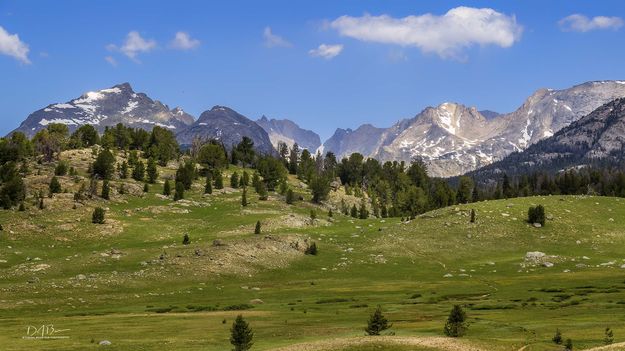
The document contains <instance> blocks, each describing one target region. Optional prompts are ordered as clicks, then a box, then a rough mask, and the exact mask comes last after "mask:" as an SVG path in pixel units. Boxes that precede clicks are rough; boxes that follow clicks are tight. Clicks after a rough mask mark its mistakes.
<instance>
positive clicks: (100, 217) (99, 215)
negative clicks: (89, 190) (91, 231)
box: [91, 207, 104, 224]
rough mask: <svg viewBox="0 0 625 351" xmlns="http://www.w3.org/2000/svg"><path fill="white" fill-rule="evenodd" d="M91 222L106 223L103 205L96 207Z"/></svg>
mask: <svg viewBox="0 0 625 351" xmlns="http://www.w3.org/2000/svg"><path fill="white" fill-rule="evenodd" d="M91 223H94V224H103V223H104V209H103V208H102V207H96V208H95V209H94V210H93V214H92V215H91Z"/></svg>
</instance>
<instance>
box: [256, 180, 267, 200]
mask: <svg viewBox="0 0 625 351" xmlns="http://www.w3.org/2000/svg"><path fill="white" fill-rule="evenodd" d="M267 198H268V195H267V186H266V185H265V182H260V186H259V187H258V199H259V200H263V201H265V200H267Z"/></svg>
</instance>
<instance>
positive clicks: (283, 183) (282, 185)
mask: <svg viewBox="0 0 625 351" xmlns="http://www.w3.org/2000/svg"><path fill="white" fill-rule="evenodd" d="M288 189H289V185H288V184H287V182H286V179H283V180H282V181H281V182H280V188H278V192H279V193H280V195H284V194H286V192H287V190H288Z"/></svg>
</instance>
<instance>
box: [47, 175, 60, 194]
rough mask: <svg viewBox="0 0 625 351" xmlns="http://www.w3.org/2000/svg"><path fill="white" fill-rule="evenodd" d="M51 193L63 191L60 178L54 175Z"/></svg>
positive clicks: (51, 181) (51, 182)
mask: <svg viewBox="0 0 625 351" xmlns="http://www.w3.org/2000/svg"><path fill="white" fill-rule="evenodd" d="M49 188H50V194H57V193H60V192H61V183H59V179H58V178H57V177H56V176H54V177H52V179H51V180H50V186H49Z"/></svg>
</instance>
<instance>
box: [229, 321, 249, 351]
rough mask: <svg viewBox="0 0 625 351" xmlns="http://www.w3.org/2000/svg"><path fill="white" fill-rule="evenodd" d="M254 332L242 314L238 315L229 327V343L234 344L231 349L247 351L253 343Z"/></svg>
mask: <svg viewBox="0 0 625 351" xmlns="http://www.w3.org/2000/svg"><path fill="white" fill-rule="evenodd" d="M253 339H254V332H253V331H252V328H250V325H249V324H248V323H247V322H246V321H245V319H243V316H242V315H238V316H237V318H236V319H235V320H234V323H233V324H232V328H230V343H231V344H232V346H234V349H233V351H247V350H249V349H250V348H252V345H254V343H253V342H252V340H253Z"/></svg>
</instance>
